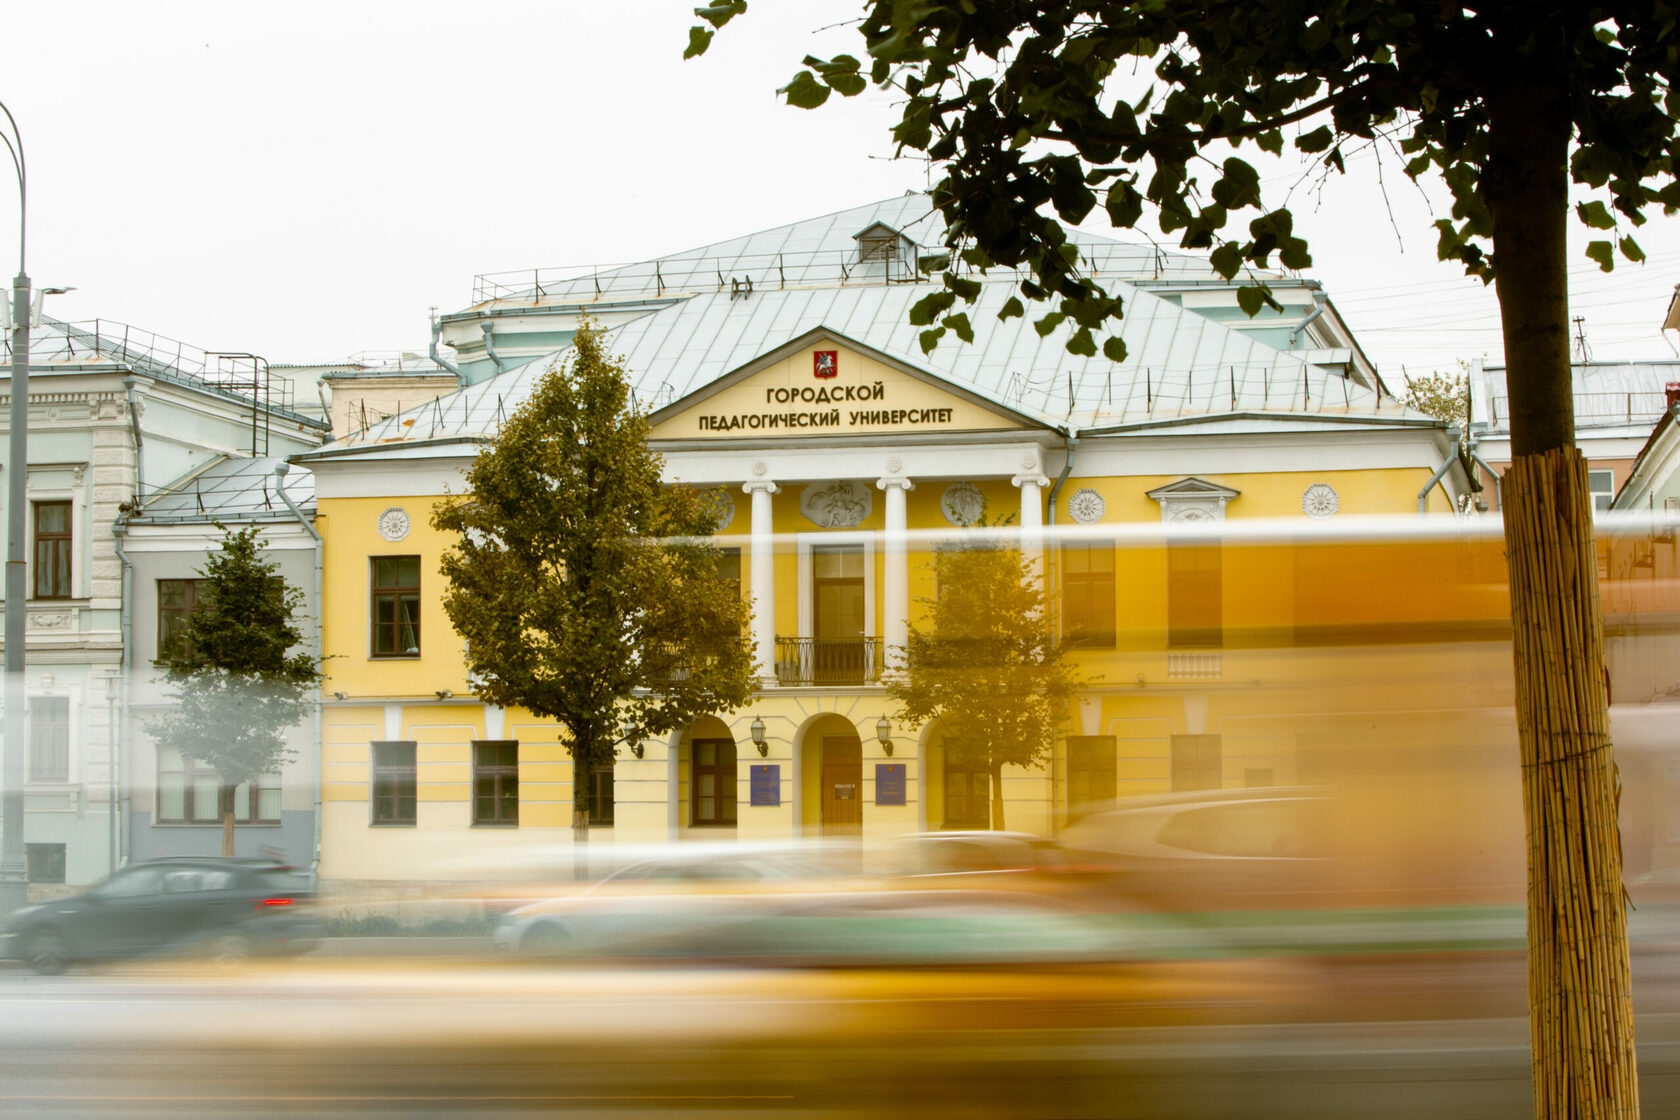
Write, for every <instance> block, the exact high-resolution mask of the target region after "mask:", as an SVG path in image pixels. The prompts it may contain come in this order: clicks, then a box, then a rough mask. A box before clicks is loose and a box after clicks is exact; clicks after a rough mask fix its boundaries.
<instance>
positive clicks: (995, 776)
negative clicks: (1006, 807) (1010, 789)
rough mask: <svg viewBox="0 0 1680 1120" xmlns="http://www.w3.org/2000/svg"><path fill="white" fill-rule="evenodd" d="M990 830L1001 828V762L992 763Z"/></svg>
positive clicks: (994, 830)
mask: <svg viewBox="0 0 1680 1120" xmlns="http://www.w3.org/2000/svg"><path fill="white" fill-rule="evenodd" d="M991 784H992V831H993V832H1001V831H1002V830H1003V763H1001V762H994V763H992V783H991Z"/></svg>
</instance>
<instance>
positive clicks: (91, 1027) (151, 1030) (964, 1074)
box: [0, 958, 1680, 1120]
mask: <svg viewBox="0 0 1680 1120" xmlns="http://www.w3.org/2000/svg"><path fill="white" fill-rule="evenodd" d="M1410 965H1411V971H1410V972H1407V971H1406V970H1405V969H1402V968H1400V967H1399V966H1398V965H1397V964H1396V962H1392V961H1379V960H1369V961H1361V962H1343V963H1342V964H1340V965H1336V966H1331V967H1324V966H1320V965H1314V964H1307V963H1303V962H1267V961H1227V962H1180V963H1176V964H1156V965H1141V966H1124V967H1121V966H1115V967H1103V968H1069V969H1037V970H993V971H975V970H950V971H940V970H921V971H899V972H890V971H864V970H854V971H832V970H830V971H824V970H807V971H794V970H785V971H770V970H730V969H693V968H689V969H683V968H656V969H646V968H643V969H623V970H610V969H608V970H588V971H586V970H581V969H572V968H565V967H536V966H525V965H514V964H509V963H504V962H494V961H483V960H473V959H461V958H454V959H437V960H432V961H415V960H385V961H379V960H355V959H346V958H320V959H310V958H305V959H303V960H300V961H296V962H285V963H281V964H272V965H253V966H251V967H248V968H244V969H240V970H237V971H209V972H207V971H203V970H198V969H194V968H193V967H190V966H188V965H185V964H167V963H162V964H154V965H143V966H126V967H122V968H113V969H107V970H102V971H97V972H90V973H80V974H74V975H69V976H61V977H35V976H31V975H27V974H24V973H20V972H16V971H9V972H6V973H3V974H0V1115H4V1116H7V1117H34V1116H51V1117H100V1118H109V1117H119V1116H120V1117H136V1118H150V1117H164V1116H169V1117H182V1116H188V1117H294V1116H310V1117H340V1116H343V1117H351V1116H354V1117H409V1116H421V1117H431V1116H437V1117H443V1116H462V1115H472V1116H489V1117H501V1116H507V1117H515V1116H517V1117H532V1116H548V1115H568V1116H610V1117H638V1116H668V1115H673V1114H682V1115H698V1116H720V1117H721V1116H742V1115H748V1116H755V1117H784V1116H788V1117H791V1116H834V1117H838V1116H897V1115H914V1116H917V1117H929V1118H941V1117H965V1118H967V1117H994V1116H995V1117H1070V1118H1071V1117H1116V1118H1132V1117H1137V1118H1152V1120H1153V1118H1163V1120H1164V1118H1183V1120H1192V1118H1203V1117H1231V1118H1238V1117H1242V1118H1251V1117H1279V1118H1285V1117H1288V1118H1302V1117H1326V1118H1328V1117H1336V1118H1338V1120H1340V1118H1345V1117H1350V1116H1358V1117H1362V1118H1367V1117H1396V1118H1399V1117H1406V1118H1408V1120H1411V1118H1415V1117H1419V1116H1428V1117H1430V1118H1431V1120H1444V1118H1448V1117H1461V1116H1462V1117H1476V1118H1478V1120H1498V1118H1502V1117H1513V1118H1516V1117H1527V1116H1530V1115H1532V1109H1531V1105H1530V1101H1529V1081H1528V1053H1527V1037H1528V1036H1527V1024H1526V1022H1525V1020H1524V1019H1523V1018H1522V1014H1521V1004H1520V1002H1518V1003H1517V1004H1516V1005H1515V1010H1514V1011H1513V1009H1512V1000H1513V998H1515V999H1517V1000H1519V1001H1520V986H1519V987H1518V988H1517V989H1516V990H1515V991H1514V992H1513V990H1512V988H1511V982H1512V980H1513V977H1515V978H1516V979H1517V980H1518V981H1519V983H1520V962H1514V961H1513V960H1505V961H1502V962H1493V961H1487V960H1479V961H1475V962H1466V961H1431V962H1410ZM1641 974H1642V976H1643V977H1644V979H1645V981H1646V984H1645V987H1644V988H1642V993H1649V994H1648V995H1642V998H1641V1017H1640V1023H1639V1028H1640V1058H1641V1081H1642V1093H1643V1104H1644V1115H1645V1116H1647V1117H1660V1116H1677V1115H1680V1004H1676V1003H1674V1001H1673V1000H1672V999H1671V998H1670V995H1671V993H1670V991H1669V985H1668V982H1667V977H1669V976H1671V975H1673V973H1672V972H1671V971H1670V970H1669V969H1668V968H1667V963H1666V962H1651V961H1647V962H1645V964H1644V965H1643V967H1642V969H1641ZM1432 993H1433V994H1432ZM1508 1012H1509V1013H1508Z"/></svg>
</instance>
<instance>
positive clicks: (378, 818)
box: [373, 742, 415, 824]
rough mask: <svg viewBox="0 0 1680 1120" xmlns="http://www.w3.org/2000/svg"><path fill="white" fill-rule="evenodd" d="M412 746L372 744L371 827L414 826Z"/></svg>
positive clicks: (409, 743) (407, 744)
mask: <svg viewBox="0 0 1680 1120" xmlns="http://www.w3.org/2000/svg"><path fill="white" fill-rule="evenodd" d="M414 790H415V780H414V744H413V743H412V742H402V743H375V744H373V823H374V824H413V823H414V802H415V794H414Z"/></svg>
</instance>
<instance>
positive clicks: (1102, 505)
mask: <svg viewBox="0 0 1680 1120" xmlns="http://www.w3.org/2000/svg"><path fill="white" fill-rule="evenodd" d="M1107 510H1108V503H1107V502H1105V501H1103V496H1102V495H1101V494H1099V493H1097V492H1096V491H1095V490H1089V489H1086V490H1076V491H1074V494H1073V497H1071V498H1069V499H1068V513H1070V514H1071V515H1072V516H1073V519H1074V520H1075V521H1077V522H1079V523H1080V524H1081V525H1090V524H1093V523H1095V522H1098V521H1101V520H1102V515H1103V514H1104V513H1105V512H1107Z"/></svg>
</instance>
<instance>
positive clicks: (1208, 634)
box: [1167, 537, 1225, 649]
mask: <svg viewBox="0 0 1680 1120" xmlns="http://www.w3.org/2000/svg"><path fill="white" fill-rule="evenodd" d="M1221 567H1222V566H1221V562H1220V555H1219V538H1218V537H1188V538H1175V539H1172V540H1169V541H1168V542H1167V646H1168V648H1170V649H1187V648H1188V649H1195V648H1201V649H1218V648H1219V647H1220V646H1222V645H1224V642H1225V635H1224V628H1223V618H1224V613H1223V605H1222V603H1221V601H1220V594H1221V589H1220V585H1221V582H1222V572H1221Z"/></svg>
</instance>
